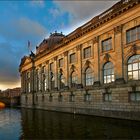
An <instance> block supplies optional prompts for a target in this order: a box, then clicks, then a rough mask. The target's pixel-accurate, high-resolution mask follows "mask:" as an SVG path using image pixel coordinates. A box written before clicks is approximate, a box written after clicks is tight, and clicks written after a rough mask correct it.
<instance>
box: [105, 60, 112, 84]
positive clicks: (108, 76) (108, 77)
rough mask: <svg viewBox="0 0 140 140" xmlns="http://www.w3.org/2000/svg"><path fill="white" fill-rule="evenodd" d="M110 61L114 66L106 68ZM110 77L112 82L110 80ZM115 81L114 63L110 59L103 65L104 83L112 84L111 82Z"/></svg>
mask: <svg viewBox="0 0 140 140" xmlns="http://www.w3.org/2000/svg"><path fill="white" fill-rule="evenodd" d="M108 63H110V64H112V67H111V68H110V67H109V68H106V69H105V66H106V65H107V64H108ZM108 71H111V72H108ZM105 73H106V74H105ZM108 73H109V74H108ZM109 79H110V82H108V80H109ZM114 81H115V72H114V65H113V63H112V62H111V61H108V62H106V63H105V64H104V65H103V83H104V84H110V83H113V82H114Z"/></svg>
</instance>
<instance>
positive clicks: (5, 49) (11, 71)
mask: <svg viewBox="0 0 140 140" xmlns="http://www.w3.org/2000/svg"><path fill="white" fill-rule="evenodd" d="M0 52H2V53H1V55H0V84H2V83H12V82H13V83H15V82H17V81H18V80H19V73H18V68H17V67H18V62H17V57H19V51H17V52H15V51H14V47H13V46H12V45H11V44H10V43H6V42H3V43H0Z"/></svg>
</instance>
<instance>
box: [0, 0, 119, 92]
mask: <svg viewBox="0 0 140 140" xmlns="http://www.w3.org/2000/svg"><path fill="white" fill-rule="evenodd" d="M116 2H117V1H107V0H105V1H83V0H79V1H76V0H71V1H62V0H61V1H59V0H57V1H51V0H46V1H45V0H40V1H37V0H35V1H33V0H32V1H27V0H25V1H24V0H16V1H13V0H12V1H4V0H3V1H2V0H1V1H0V89H2V90H4V89H7V88H14V87H17V86H20V76H19V72H18V67H19V64H20V59H21V58H22V57H23V56H24V55H28V54H29V51H28V49H27V42H28V40H30V42H31V46H32V49H33V50H34V49H35V46H37V45H38V44H39V43H40V42H41V41H42V40H43V39H44V38H47V37H48V36H49V35H50V33H51V32H52V33H53V32H55V30H56V31H57V32H61V31H62V32H63V34H65V35H67V34H68V33H70V32H71V31H73V30H74V29H76V28H77V27H79V26H81V25H82V24H84V23H85V22H87V21H88V20H90V19H91V18H93V17H94V16H96V15H97V14H100V13H101V12H103V11H105V10H106V9H107V8H109V7H110V6H112V5H113V4H114V3H116Z"/></svg>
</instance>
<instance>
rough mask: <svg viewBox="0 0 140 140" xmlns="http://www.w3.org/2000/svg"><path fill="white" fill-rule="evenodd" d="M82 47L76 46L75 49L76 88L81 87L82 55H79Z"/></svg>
mask: <svg viewBox="0 0 140 140" xmlns="http://www.w3.org/2000/svg"><path fill="white" fill-rule="evenodd" d="M81 48H82V45H81V44H80V45H78V46H77V47H76V50H77V62H78V73H77V74H78V88H81V87H82V53H81Z"/></svg>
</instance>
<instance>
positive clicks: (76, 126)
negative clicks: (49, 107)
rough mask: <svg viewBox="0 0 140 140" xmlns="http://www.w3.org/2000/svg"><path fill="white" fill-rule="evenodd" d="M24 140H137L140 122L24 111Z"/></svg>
mask: <svg viewBox="0 0 140 140" xmlns="http://www.w3.org/2000/svg"><path fill="white" fill-rule="evenodd" d="M21 113H22V127H23V128H22V129H23V135H22V136H21V139H136V138H140V133H139V132H140V122H135V121H124V120H115V119H108V118H100V117H93V116H82V115H75V116H74V115H73V114H64V113H56V112H48V111H42V110H29V109H22V111H21Z"/></svg>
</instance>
